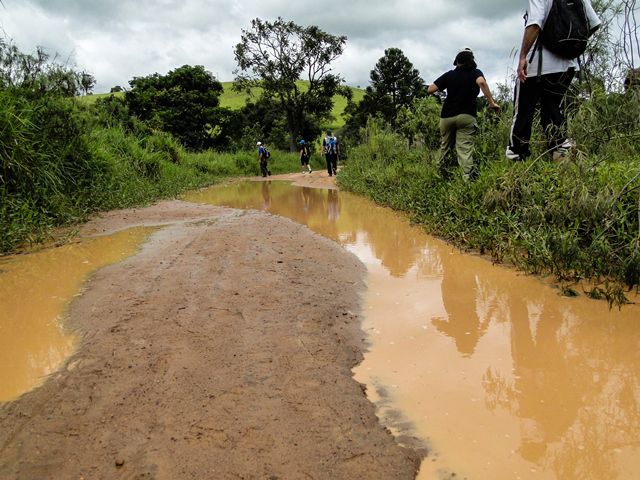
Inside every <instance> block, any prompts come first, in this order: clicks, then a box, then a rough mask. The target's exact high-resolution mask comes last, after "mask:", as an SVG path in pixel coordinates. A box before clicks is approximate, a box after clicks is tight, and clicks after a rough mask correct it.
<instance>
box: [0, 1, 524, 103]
mask: <svg viewBox="0 0 640 480" xmlns="http://www.w3.org/2000/svg"><path fill="white" fill-rule="evenodd" d="M2 3H3V4H4V7H3V6H0V28H1V29H2V30H3V31H4V35H5V37H8V38H10V39H12V40H13V41H14V43H15V44H16V45H17V46H18V47H19V48H20V49H21V50H22V51H24V52H32V51H33V50H34V49H35V47H36V46H43V47H45V48H46V49H47V51H48V52H49V53H58V54H59V55H60V56H61V58H65V59H66V58H72V59H73V62H74V63H75V65H76V66H77V67H78V68H79V69H83V70H86V71H88V72H90V73H92V74H93V75H94V76H95V77H96V79H97V82H98V83H97V85H96V88H95V91H96V92H97V93H100V92H105V91H109V89H110V88H111V87H112V86H114V85H122V86H125V87H126V86H128V81H129V80H130V79H132V78H133V77H134V76H144V75H148V74H151V73H154V72H158V73H166V72H168V71H169V70H171V69H174V68H176V67H179V66H181V65H185V64H189V65H204V66H205V68H206V69H208V70H209V71H211V72H212V73H213V74H214V75H216V76H217V77H218V78H219V79H220V80H221V81H228V80H232V79H233V70H234V68H235V67H236V64H235V61H234V58H233V48H234V46H235V45H236V44H237V43H238V42H239V41H240V33H241V30H242V29H243V28H244V29H247V28H249V26H250V21H251V19H253V18H261V19H263V20H274V19H275V18H276V17H278V16H281V17H283V18H284V19H286V20H293V21H294V22H296V23H298V24H299V25H318V26H319V27H320V28H322V29H323V30H325V31H327V32H329V33H332V34H335V35H346V36H347V47H346V49H345V52H344V54H343V55H342V57H340V59H339V60H338V61H336V62H335V64H334V70H335V71H336V72H337V73H340V74H341V75H342V76H343V77H344V78H345V80H346V82H347V84H349V85H352V86H361V87H365V86H366V85H368V82H369V72H370V70H371V69H372V68H373V66H374V65H375V63H376V62H377V60H378V59H379V58H380V57H381V56H382V55H383V54H384V50H385V48H389V47H397V48H400V49H401V50H402V51H403V52H404V53H405V55H406V56H407V57H408V58H409V59H410V60H411V62H412V63H413V64H414V66H415V67H416V68H417V69H418V70H419V71H420V73H421V75H422V77H423V78H424V80H425V81H426V82H428V83H430V82H432V81H433V80H434V79H435V78H436V77H437V76H438V75H439V74H441V73H442V72H444V71H446V70H448V69H450V68H451V62H452V60H453V57H454V56H455V53H456V52H457V51H458V49H459V48H460V47H464V46H469V47H471V48H472V49H473V50H474V51H475V54H476V60H477V62H478V64H479V67H480V68H481V69H482V70H483V71H484V73H485V76H486V77H487V79H488V80H489V82H490V83H491V84H492V85H495V84H496V83H498V82H504V81H505V80H506V79H507V78H509V77H510V75H511V74H512V72H513V68H514V65H515V61H514V58H513V57H514V54H515V52H516V50H517V48H518V47H519V43H520V39H521V38H522V37H521V36H522V28H523V21H522V14H523V12H524V9H525V8H526V3H527V2H526V0H420V1H419V0H399V1H391V0H387V1H385V2H377V1H373V0H351V1H343V2H326V3H322V2H317V1H309V0H297V1H286V0H208V1H206V0H111V1H109V2H107V1H104V0H102V1H100V0H97V1H96V0H2Z"/></svg>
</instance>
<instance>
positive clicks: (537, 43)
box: [529, 35, 542, 81]
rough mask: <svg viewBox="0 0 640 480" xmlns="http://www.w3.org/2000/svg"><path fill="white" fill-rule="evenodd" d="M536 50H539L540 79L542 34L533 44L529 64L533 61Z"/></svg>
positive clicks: (539, 71)
mask: <svg viewBox="0 0 640 480" xmlns="http://www.w3.org/2000/svg"><path fill="white" fill-rule="evenodd" d="M536 50H537V51H538V75H537V79H538V81H540V77H541V76H542V40H540V35H538V38H536V43H534V44H533V48H532V49H531V55H529V65H531V63H532V62H533V57H534V56H535V54H536Z"/></svg>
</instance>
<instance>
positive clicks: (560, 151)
mask: <svg viewBox="0 0 640 480" xmlns="http://www.w3.org/2000/svg"><path fill="white" fill-rule="evenodd" d="M568 154H569V149H568V148H563V147H558V148H556V149H555V150H554V151H553V153H552V154H551V157H552V158H553V161H554V162H559V161H561V160H564V159H565V158H567V155H568Z"/></svg>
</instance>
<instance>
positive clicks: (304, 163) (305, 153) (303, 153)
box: [300, 140, 311, 173]
mask: <svg viewBox="0 0 640 480" xmlns="http://www.w3.org/2000/svg"><path fill="white" fill-rule="evenodd" d="M310 158H311V153H310V152H309V145H307V144H306V143H305V141H304V140H300V168H301V169H302V173H304V172H306V171H307V170H308V171H309V173H311V165H309V159H310Z"/></svg>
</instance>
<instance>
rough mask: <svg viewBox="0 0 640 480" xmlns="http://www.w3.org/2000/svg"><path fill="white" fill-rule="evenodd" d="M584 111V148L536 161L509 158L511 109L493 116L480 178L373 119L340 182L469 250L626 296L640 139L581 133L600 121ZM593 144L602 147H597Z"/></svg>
mask: <svg viewBox="0 0 640 480" xmlns="http://www.w3.org/2000/svg"><path fill="white" fill-rule="evenodd" d="M582 108H583V109H591V110H593V109H594V108H596V107H595V106H594V105H593V104H587V105H585V106H583V107H582ZM627 108H632V107H629V106H628V107H627ZM578 113H579V114H580V115H582V116H581V117H578V116H576V118H580V119H581V120H580V121H579V122H578V124H576V125H573V126H572V127H571V128H572V131H573V132H574V135H575V136H576V138H577V139H578V141H579V144H578V146H579V148H578V152H577V153H576V154H575V155H574V156H572V157H570V158H568V159H566V160H564V161H562V162H560V163H554V162H551V161H550V160H549V159H548V156H542V157H540V156H536V155H535V154H534V156H533V157H532V159H531V160H529V161H527V162H520V163H512V162H509V161H507V160H505V159H504V158H503V149H504V145H505V144H506V136H505V135H506V133H505V132H506V131H508V130H507V126H506V125H507V122H508V116H503V117H502V118H501V119H497V120H493V122H494V124H493V125H491V126H488V125H487V123H486V121H487V120H486V119H484V120H483V122H485V123H484V124H483V123H482V122H481V128H480V134H479V135H478V137H477V148H476V154H477V156H478V159H477V160H478V164H479V175H478V178H477V180H476V181H475V182H472V183H465V182H464V181H463V180H462V178H461V175H460V174H459V173H457V172H455V174H453V175H450V176H447V175H445V176H444V177H443V175H442V172H439V171H438V170H437V168H436V167H435V162H434V159H435V155H436V152H434V151H429V150H426V149H411V148H409V147H408V146H407V142H406V141H405V139H404V138H402V137H400V136H399V135H397V134H395V133H394V132H392V131H391V130H389V129H385V128H384V127H381V126H380V125H379V124H376V123H375V122H370V123H369V125H368V126H367V129H366V132H365V135H364V143H363V144H362V145H360V146H359V147H356V148H353V149H352V150H351V155H350V159H349V162H348V164H347V165H346V166H345V168H344V169H343V170H342V172H341V174H340V176H339V177H338V180H339V183H340V186H341V187H342V188H345V189H347V190H351V191H354V192H357V193H360V194H363V195H365V196H367V197H369V198H371V199H373V200H374V201H376V202H377V203H380V204H383V205H387V206H390V207H392V208H395V209H398V210H403V211H406V212H408V213H409V214H410V215H411V216H412V218H413V220H415V221H416V222H418V223H420V224H421V225H423V226H424V227H425V228H426V229H427V230H428V231H429V232H430V233H432V234H434V235H438V236H441V237H444V238H445V239H447V240H449V241H452V242H453V243H455V244H456V245H458V246H459V247H460V248H463V249H473V250H477V251H479V252H481V253H484V254H488V255H490V256H491V257H492V258H493V259H495V260H496V261H507V262H510V263H512V264H514V265H516V266H518V267H520V268H522V269H524V270H526V271H528V272H531V273H536V274H553V275H555V276H556V278H557V279H558V280H560V281H561V282H567V284H569V283H571V282H576V281H579V280H582V279H588V280H591V281H593V282H595V284H596V285H597V287H595V288H594V289H593V290H592V291H591V292H589V293H590V294H591V295H593V296H599V295H600V296H604V297H606V298H608V299H609V301H610V302H611V303H615V304H620V303H623V302H624V294H623V290H624V289H625V288H627V289H630V288H633V287H636V288H637V287H638V285H639V284H640V234H639V221H640V142H639V141H637V140H636V141H635V142H634V141H630V140H631V137H629V136H626V137H625V138H626V140H625V141H624V142H622V143H621V142H620V138H619V135H612V136H611V137H610V139H609V140H608V141H602V140H601V142H600V143H597V147H598V148H596V144H592V145H590V144H588V143H587V141H591V139H590V138H589V137H588V135H587V134H586V133H585V134H582V133H581V132H583V131H584V132H587V131H588V130H589V129H590V128H594V127H595V125H597V121H596V119H595V118H592V119H591V120H589V121H585V118H587V117H588V116H589V115H590V114H589V112H586V113H585V111H584V110H582V111H581V112H578ZM598 118H599V119H600V121H601V120H602V117H598ZM576 122H577V120H576ZM618 133H620V132H618ZM583 135H584V136H583ZM602 143H605V144H602ZM542 148H543V147H541V146H540V147H539V148H538V147H537V149H538V150H541V149H542ZM587 148H588V149H589V150H595V151H597V152H599V153H597V154H587V153H586V152H585V150H586V149H587Z"/></svg>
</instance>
